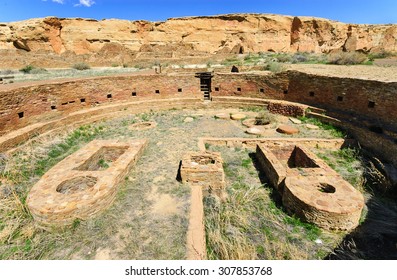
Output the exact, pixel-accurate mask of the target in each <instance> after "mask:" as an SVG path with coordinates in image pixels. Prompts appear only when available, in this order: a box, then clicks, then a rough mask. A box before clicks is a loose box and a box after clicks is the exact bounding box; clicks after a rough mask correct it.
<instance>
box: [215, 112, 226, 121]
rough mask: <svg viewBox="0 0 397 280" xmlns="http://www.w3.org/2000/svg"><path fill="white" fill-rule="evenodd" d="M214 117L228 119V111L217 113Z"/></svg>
mask: <svg viewBox="0 0 397 280" xmlns="http://www.w3.org/2000/svg"><path fill="white" fill-rule="evenodd" d="M215 118H217V119H223V120H229V119H230V115H229V114H228V113H219V114H216V115H215Z"/></svg>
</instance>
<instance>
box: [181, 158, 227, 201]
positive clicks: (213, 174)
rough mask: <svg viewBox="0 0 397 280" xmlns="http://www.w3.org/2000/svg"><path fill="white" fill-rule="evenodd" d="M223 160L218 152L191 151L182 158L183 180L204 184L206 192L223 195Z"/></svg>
mask: <svg viewBox="0 0 397 280" xmlns="http://www.w3.org/2000/svg"><path fill="white" fill-rule="evenodd" d="M222 164H223V160H222V158H221V154H220V153H217V152H191V153H188V154H185V155H184V156H183V158H182V165H181V168H180V174H181V178H182V181H183V182H186V183H190V184H193V185H199V186H202V187H203V189H204V190H205V191H206V192H213V193H214V194H217V195H218V196H220V197H222V196H223V191H224V188H225V174H224V172H223V165H222Z"/></svg>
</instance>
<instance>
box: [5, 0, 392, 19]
mask: <svg viewBox="0 0 397 280" xmlns="http://www.w3.org/2000/svg"><path fill="white" fill-rule="evenodd" d="M227 13H272V14H284V15H294V16H315V17H323V18H329V19H333V20H338V21H342V22H346V23H373V24H381V23H397V0H372V1H370V0H361V1H359V0H333V1H332V0H330V1H321V0H317V1H316V0H256V1H254V0H0V22H9V21H18V20H23V19H28V18H37V17H45V16H57V17H82V18H94V19H104V18H119V19H128V20H138V19H144V20H150V21H162V20H165V19H167V18H171V17H183V16H194V15H216V14H227Z"/></svg>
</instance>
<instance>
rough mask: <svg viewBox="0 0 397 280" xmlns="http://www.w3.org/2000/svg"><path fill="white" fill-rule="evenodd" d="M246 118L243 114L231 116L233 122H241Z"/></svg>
mask: <svg viewBox="0 0 397 280" xmlns="http://www.w3.org/2000/svg"><path fill="white" fill-rule="evenodd" d="M246 117H247V116H246V115H244V114H241V113H237V114H233V115H231V116H230V118H231V119H232V120H235V121H239V120H242V119H245V118H246Z"/></svg>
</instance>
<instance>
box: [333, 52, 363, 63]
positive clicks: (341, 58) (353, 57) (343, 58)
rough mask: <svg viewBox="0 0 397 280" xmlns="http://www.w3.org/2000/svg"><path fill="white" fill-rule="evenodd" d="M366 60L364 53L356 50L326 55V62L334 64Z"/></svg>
mask: <svg viewBox="0 0 397 280" xmlns="http://www.w3.org/2000/svg"><path fill="white" fill-rule="evenodd" d="M366 60H367V57H366V55H365V54H362V53H358V52H337V53H333V54H330V55H329V56H328V63H329V64H336V65H354V64H362V63H364V62H365V61H366Z"/></svg>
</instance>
